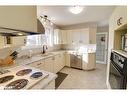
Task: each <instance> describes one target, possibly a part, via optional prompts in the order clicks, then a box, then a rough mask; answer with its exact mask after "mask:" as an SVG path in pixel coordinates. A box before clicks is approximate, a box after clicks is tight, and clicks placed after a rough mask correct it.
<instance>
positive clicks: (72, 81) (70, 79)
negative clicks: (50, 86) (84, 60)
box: [58, 64, 107, 89]
mask: <svg viewBox="0 0 127 95" xmlns="http://www.w3.org/2000/svg"><path fill="white" fill-rule="evenodd" d="M60 72H63V73H66V74H68V76H67V77H66V78H65V79H64V81H63V82H62V83H61V84H60V86H59V87H58V89H107V87H106V65H105V64H97V65H96V69H95V70H92V71H83V70H78V69H73V68H68V67H64V68H63V69H62V70H61V71H60Z"/></svg>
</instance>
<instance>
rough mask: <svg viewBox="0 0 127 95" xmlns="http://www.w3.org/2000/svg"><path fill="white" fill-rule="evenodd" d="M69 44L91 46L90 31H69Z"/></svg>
mask: <svg viewBox="0 0 127 95" xmlns="http://www.w3.org/2000/svg"><path fill="white" fill-rule="evenodd" d="M67 43H68V44H79V43H82V44H89V29H76V30H67Z"/></svg>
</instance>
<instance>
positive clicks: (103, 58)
mask: <svg viewBox="0 0 127 95" xmlns="http://www.w3.org/2000/svg"><path fill="white" fill-rule="evenodd" d="M96 38H97V39H96V40H97V48H96V63H102V64H106V63H107V50H108V32H103V33H97V34H96Z"/></svg>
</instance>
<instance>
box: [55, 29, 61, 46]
mask: <svg viewBox="0 0 127 95" xmlns="http://www.w3.org/2000/svg"><path fill="white" fill-rule="evenodd" d="M53 40H54V44H61V40H62V37H61V32H60V29H54V33H53Z"/></svg>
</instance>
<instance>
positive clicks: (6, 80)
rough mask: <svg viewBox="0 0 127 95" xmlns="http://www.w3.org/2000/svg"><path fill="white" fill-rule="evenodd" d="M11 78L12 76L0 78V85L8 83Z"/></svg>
mask: <svg viewBox="0 0 127 95" xmlns="http://www.w3.org/2000/svg"><path fill="white" fill-rule="evenodd" d="M13 78H14V76H13V75H8V76H5V77H2V78H0V84H1V83H5V82H8V81H10V80H12V79H13Z"/></svg>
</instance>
